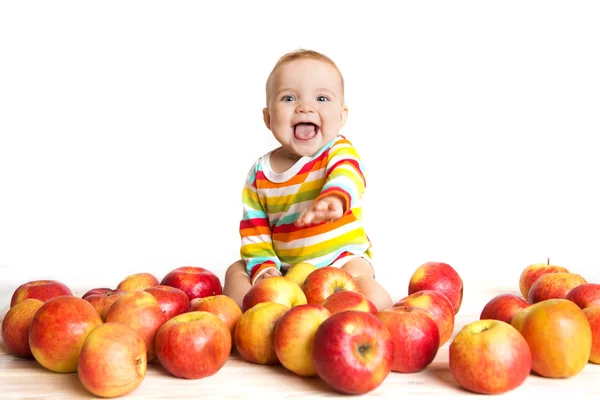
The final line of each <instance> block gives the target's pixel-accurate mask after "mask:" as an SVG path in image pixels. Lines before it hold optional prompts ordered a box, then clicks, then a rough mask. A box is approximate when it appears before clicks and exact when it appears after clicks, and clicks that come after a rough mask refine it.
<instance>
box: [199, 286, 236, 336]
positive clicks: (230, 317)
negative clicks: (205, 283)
mask: <svg viewBox="0 0 600 400" xmlns="http://www.w3.org/2000/svg"><path fill="white" fill-rule="evenodd" d="M190 311H207V312H209V313H212V314H215V315H216V316H217V317H219V319H220V320H221V321H223V322H224V323H225V325H227V327H228V328H229V332H230V333H231V340H232V341H233V334H234V332H235V327H236V326H237V323H238V321H239V320H240V318H241V317H242V309H241V308H240V306H238V305H237V303H236V302H235V301H234V300H233V299H232V298H231V297H227V296H225V295H224V294H218V295H216V296H208V297H202V298H196V299H194V304H193V305H192V307H191V308H190Z"/></svg>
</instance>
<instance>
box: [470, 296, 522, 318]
mask: <svg viewBox="0 0 600 400" xmlns="http://www.w3.org/2000/svg"><path fill="white" fill-rule="evenodd" d="M527 307H529V303H528V302H527V300H525V299H524V298H522V297H519V296H515V295H514V294H510V293H504V294H499V295H498V296H496V297H494V298H493V299H491V300H490V301H488V302H487V304H486V305H485V306H484V307H483V310H481V314H480V316H479V319H495V320H497V321H503V322H506V323H507V324H510V322H511V321H512V319H513V318H514V316H515V315H517V314H518V313H519V312H520V311H521V310H523V309H525V308H527Z"/></svg>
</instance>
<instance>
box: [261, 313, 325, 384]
mask: <svg viewBox="0 0 600 400" xmlns="http://www.w3.org/2000/svg"><path fill="white" fill-rule="evenodd" d="M330 316H331V313H330V312H329V311H328V310H327V309H326V308H325V307H323V306H321V305H318V304H302V305H299V306H296V307H294V308H292V309H290V310H289V311H288V312H286V313H285V314H284V315H283V316H282V317H281V318H280V319H279V321H278V322H277V325H276V326H275V334H274V341H273V345H274V348H275V354H276V355H277V359H278V360H279V362H280V363H281V365H283V366H284V367H285V368H287V369H288V370H290V371H292V372H293V373H295V374H297V375H300V376H316V375H317V371H316V370H315V367H314V365H313V359H312V347H313V338H314V336H315V332H316V331H317V328H318V327H319V326H320V325H321V323H323V321H325V320H326V319H327V318H329V317H330Z"/></svg>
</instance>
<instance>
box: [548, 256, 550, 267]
mask: <svg viewBox="0 0 600 400" xmlns="http://www.w3.org/2000/svg"><path fill="white" fill-rule="evenodd" d="M548 265H550V257H548Z"/></svg>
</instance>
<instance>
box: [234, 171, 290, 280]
mask: <svg viewBox="0 0 600 400" xmlns="http://www.w3.org/2000/svg"><path fill="white" fill-rule="evenodd" d="M242 204H243V208H244V214H243V217H242V220H241V222H240V236H241V239H242V247H241V250H240V256H241V257H242V259H243V260H244V261H245V262H246V272H247V273H248V275H249V277H250V282H251V283H252V284H253V285H254V283H255V282H256V281H257V279H259V278H264V277H265V276H279V275H281V273H280V272H279V269H280V267H281V262H280V261H279V258H278V257H277V254H275V250H274V249H273V242H272V238H271V237H272V236H271V227H270V225H269V218H268V216H267V214H266V213H265V211H264V209H263V207H262V205H261V202H260V199H259V197H258V193H257V191H256V173H255V170H254V169H252V170H251V171H250V173H249V175H248V179H247V180H246V184H245V185H244V191H243V193H242ZM263 275H265V276H263Z"/></svg>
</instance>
